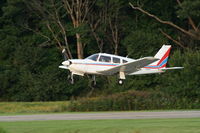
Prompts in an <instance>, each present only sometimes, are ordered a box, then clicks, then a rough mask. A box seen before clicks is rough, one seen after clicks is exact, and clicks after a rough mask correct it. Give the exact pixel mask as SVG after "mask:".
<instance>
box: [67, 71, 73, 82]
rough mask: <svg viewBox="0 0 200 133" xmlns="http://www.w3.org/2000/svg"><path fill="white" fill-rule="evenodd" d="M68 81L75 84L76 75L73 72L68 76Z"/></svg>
mask: <svg viewBox="0 0 200 133" xmlns="http://www.w3.org/2000/svg"><path fill="white" fill-rule="evenodd" d="M67 79H68V80H69V82H70V83H71V84H74V74H73V73H72V72H71V73H70V74H69V75H68V76H67Z"/></svg>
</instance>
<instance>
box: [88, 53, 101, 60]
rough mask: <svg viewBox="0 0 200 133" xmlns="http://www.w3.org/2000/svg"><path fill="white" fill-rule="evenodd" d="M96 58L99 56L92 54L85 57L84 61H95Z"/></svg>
mask: <svg viewBox="0 0 200 133" xmlns="http://www.w3.org/2000/svg"><path fill="white" fill-rule="evenodd" d="M98 57H99V54H93V55H91V56H89V57H87V58H86V59H90V60H93V61H97V59H98Z"/></svg>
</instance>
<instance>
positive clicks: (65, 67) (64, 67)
mask: <svg viewBox="0 0 200 133" xmlns="http://www.w3.org/2000/svg"><path fill="white" fill-rule="evenodd" d="M59 68H62V69H69V68H68V67H67V66H59Z"/></svg>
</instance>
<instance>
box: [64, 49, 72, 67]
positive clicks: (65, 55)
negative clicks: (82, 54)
mask: <svg viewBox="0 0 200 133" xmlns="http://www.w3.org/2000/svg"><path fill="white" fill-rule="evenodd" d="M62 54H63V57H64V60H65V61H63V62H62V64H63V65H65V66H70V65H71V64H72V62H71V61H70V60H69V59H68V58H67V52H66V50H65V49H63V50H62Z"/></svg>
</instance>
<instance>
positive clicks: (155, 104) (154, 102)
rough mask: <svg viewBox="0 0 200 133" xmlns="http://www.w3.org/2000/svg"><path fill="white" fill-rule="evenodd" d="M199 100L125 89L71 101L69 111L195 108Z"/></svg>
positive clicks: (197, 106)
mask: <svg viewBox="0 0 200 133" xmlns="http://www.w3.org/2000/svg"><path fill="white" fill-rule="evenodd" d="M199 103H200V101H196V102H195V103H193V102H192V101H190V100H188V99H181V98H177V97H173V96H170V95H166V94H164V93H161V92H155V91H152V92H150V91H126V92H123V93H116V94H112V95H108V96H100V97H95V98H81V99H79V100H76V101H73V100H72V101H71V103H70V104H69V106H68V109H69V111H116V110H119V111H124V110H159V109H196V108H199Z"/></svg>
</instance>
